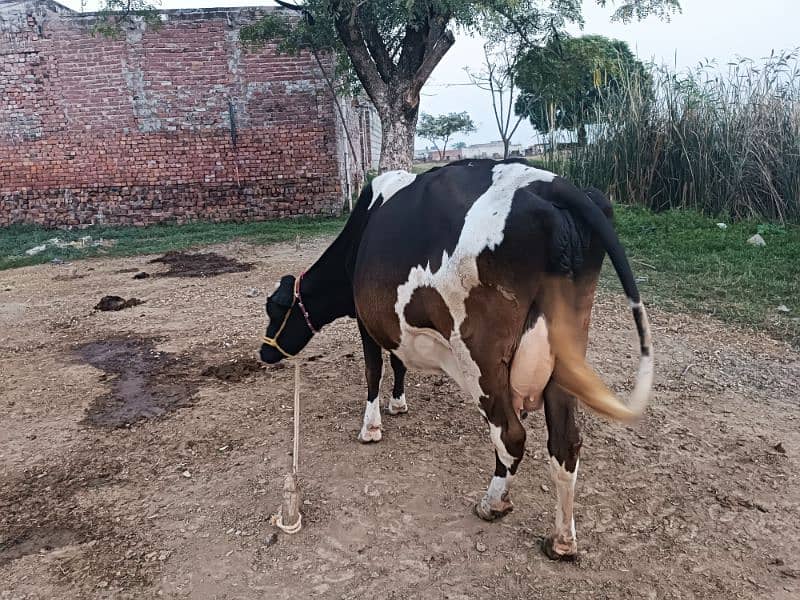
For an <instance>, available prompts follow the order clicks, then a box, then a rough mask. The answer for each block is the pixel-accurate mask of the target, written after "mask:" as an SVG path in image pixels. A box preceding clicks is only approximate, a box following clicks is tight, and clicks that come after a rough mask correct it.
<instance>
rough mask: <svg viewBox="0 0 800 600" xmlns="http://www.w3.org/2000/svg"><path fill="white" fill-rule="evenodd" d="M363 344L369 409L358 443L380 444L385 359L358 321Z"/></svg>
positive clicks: (365, 411) (365, 414)
mask: <svg viewBox="0 0 800 600" xmlns="http://www.w3.org/2000/svg"><path fill="white" fill-rule="evenodd" d="M358 331H359V333H361V343H362V345H363V347H364V366H365V371H366V375H367V407H366V409H365V410H364V423H363V424H362V425H361V431H360V432H359V434H358V441H359V442H362V443H364V444H366V443H369V442H379V441H380V440H381V437H382V435H383V434H382V433H381V402H380V400H379V399H378V397H379V395H380V389H381V377H382V376H383V357H382V356H381V347H380V346H379V345H378V344H377V342H376V341H375V340H373V339H372V337H370V335H369V333H367V330H366V329H365V328H364V325H363V324H362V323H361V321H360V320H359V321H358Z"/></svg>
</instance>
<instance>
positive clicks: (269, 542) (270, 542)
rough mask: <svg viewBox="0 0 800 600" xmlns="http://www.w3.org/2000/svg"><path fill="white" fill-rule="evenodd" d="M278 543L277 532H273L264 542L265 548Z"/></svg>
mask: <svg viewBox="0 0 800 600" xmlns="http://www.w3.org/2000/svg"><path fill="white" fill-rule="evenodd" d="M277 541H278V534H277V533H275V532H272V533H270V534H269V535H268V536H267V537H266V539H265V540H264V546H266V547H267V548H269V547H270V546H272V545H273V544H274V543H275V542H277Z"/></svg>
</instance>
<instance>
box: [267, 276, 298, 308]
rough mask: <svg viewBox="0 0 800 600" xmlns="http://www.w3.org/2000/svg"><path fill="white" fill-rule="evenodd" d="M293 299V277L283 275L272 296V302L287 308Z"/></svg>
mask: <svg viewBox="0 0 800 600" xmlns="http://www.w3.org/2000/svg"><path fill="white" fill-rule="evenodd" d="M293 299H294V276H293V275H284V276H283V277H281V282H280V283H279V284H278V289H277V290H275V293H274V294H272V301H273V302H274V303H275V304H277V305H278V306H283V307H284V308H289V307H290V306H291V305H292V300H293Z"/></svg>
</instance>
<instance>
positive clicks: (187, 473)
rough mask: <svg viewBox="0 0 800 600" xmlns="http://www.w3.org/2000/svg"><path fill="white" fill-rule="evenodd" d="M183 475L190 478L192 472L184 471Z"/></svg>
mask: <svg viewBox="0 0 800 600" xmlns="http://www.w3.org/2000/svg"><path fill="white" fill-rule="evenodd" d="M181 475H183V476H184V477H186V479H190V478H191V477H192V474H191V473H190V472H189V471H184V472H183V473H181Z"/></svg>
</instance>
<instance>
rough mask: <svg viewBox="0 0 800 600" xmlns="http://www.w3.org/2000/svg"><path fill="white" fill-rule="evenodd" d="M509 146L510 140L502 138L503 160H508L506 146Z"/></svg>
mask: <svg viewBox="0 0 800 600" xmlns="http://www.w3.org/2000/svg"><path fill="white" fill-rule="evenodd" d="M510 144H511V140H510V139H506V138H505V137H503V160H505V159H507V158H508V146H509V145H510Z"/></svg>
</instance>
